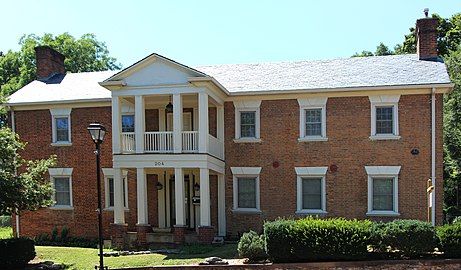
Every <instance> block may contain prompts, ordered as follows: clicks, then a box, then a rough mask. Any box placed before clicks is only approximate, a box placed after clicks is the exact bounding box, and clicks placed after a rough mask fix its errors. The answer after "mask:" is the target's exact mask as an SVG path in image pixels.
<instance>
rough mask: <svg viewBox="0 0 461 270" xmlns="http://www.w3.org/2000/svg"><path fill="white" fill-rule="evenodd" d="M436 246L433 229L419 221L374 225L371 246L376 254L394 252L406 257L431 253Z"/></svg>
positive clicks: (426, 223) (397, 221) (398, 221)
mask: <svg viewBox="0 0 461 270" xmlns="http://www.w3.org/2000/svg"><path fill="white" fill-rule="evenodd" d="M436 245H437V237H436V234H435V228H434V227H433V226H432V225H431V224H430V223H428V222H424V221H419V220H394V221H391V222H387V223H384V222H379V223H374V224H373V226H372V237H371V246H372V248H373V250H375V251H378V252H386V251H389V249H390V251H394V252H396V253H397V254H400V255H402V256H406V257H415V256H419V255H422V254H426V253H429V252H433V251H434V248H435V247H436Z"/></svg>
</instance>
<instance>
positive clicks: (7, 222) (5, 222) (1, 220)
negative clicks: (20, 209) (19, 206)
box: [0, 216, 11, 227]
mask: <svg viewBox="0 0 461 270" xmlns="http://www.w3.org/2000/svg"><path fill="white" fill-rule="evenodd" d="M0 227H11V216H0Z"/></svg>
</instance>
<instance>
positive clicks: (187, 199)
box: [169, 174, 191, 227]
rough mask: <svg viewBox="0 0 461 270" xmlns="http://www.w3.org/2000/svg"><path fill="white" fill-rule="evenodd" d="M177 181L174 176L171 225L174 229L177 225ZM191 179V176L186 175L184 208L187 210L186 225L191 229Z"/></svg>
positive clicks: (171, 188) (171, 198) (171, 182)
mask: <svg viewBox="0 0 461 270" xmlns="http://www.w3.org/2000/svg"><path fill="white" fill-rule="evenodd" d="M174 185H175V179H174V175H172V176H171V177H170V187H169V189H170V225H171V227H173V226H174V225H175V224H176V201H175V197H176V194H175V188H174ZM190 194H191V190H190V179H189V175H188V174H186V175H184V197H185V198H184V207H185V210H186V224H184V225H185V226H186V227H190V209H189V207H190V205H189V204H190V203H191V202H190Z"/></svg>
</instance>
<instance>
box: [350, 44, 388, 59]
mask: <svg viewBox="0 0 461 270" xmlns="http://www.w3.org/2000/svg"><path fill="white" fill-rule="evenodd" d="M392 54H394V52H393V51H392V50H390V49H389V47H387V46H386V45H384V43H382V42H381V43H379V45H378V46H377V47H376V51H375V52H374V53H372V52H370V51H362V52H361V53H355V54H354V55H352V57H368V56H382V55H392Z"/></svg>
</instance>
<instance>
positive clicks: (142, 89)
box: [101, 55, 226, 241]
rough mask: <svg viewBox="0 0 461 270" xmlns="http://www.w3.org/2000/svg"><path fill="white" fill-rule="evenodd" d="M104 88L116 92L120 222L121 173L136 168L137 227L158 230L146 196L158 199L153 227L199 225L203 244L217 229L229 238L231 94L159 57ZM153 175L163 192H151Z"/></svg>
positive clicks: (120, 212)
mask: <svg viewBox="0 0 461 270" xmlns="http://www.w3.org/2000/svg"><path fill="white" fill-rule="evenodd" d="M101 85H103V86H104V87H106V88H108V89H110V90H111V92H112V148H113V168H114V176H113V177H114V224H120V225H123V224H125V223H126V220H125V212H124V202H123V195H122V194H123V177H122V171H123V170H127V169H131V170H134V169H135V170H136V200H137V207H136V208H137V224H136V225H137V226H151V225H153V224H149V221H148V220H149V218H148V216H149V214H148V213H149V209H148V197H150V196H154V195H155V197H156V199H157V203H158V205H157V207H158V220H157V224H155V225H154V226H155V227H158V228H168V227H174V229H175V230H177V228H182V227H187V228H192V227H193V228H197V230H198V232H199V238H200V230H201V228H213V229H214V230H216V232H217V234H218V235H221V236H224V235H225V232H226V225H225V209H224V208H225V205H224V201H225V200H224V197H225V194H224V191H225V188H224V168H225V164H224V98H225V94H226V93H225V92H224V91H223V90H222V89H220V88H219V85H218V84H217V83H215V82H214V81H213V80H212V78H210V77H207V76H206V75H204V74H202V73H200V72H198V71H196V70H193V69H191V68H188V67H186V66H183V65H180V64H178V63H176V62H174V61H171V60H169V59H166V58H164V57H161V56H158V55H151V56H149V57H147V58H145V59H144V60H142V61H140V62H138V63H137V64H135V65H134V66H131V67H129V68H127V69H125V70H123V71H121V72H120V73H118V74H116V75H114V76H113V77H111V78H109V79H107V80H106V81H104V82H102V83H101ZM148 174H154V175H156V179H157V187H159V188H158V189H159V190H158V191H157V194H148V190H149V189H148V187H147V180H146V179H147V175H148ZM210 175H212V176H213V177H211V178H213V179H216V180H213V181H217V183H216V184H217V186H218V188H217V190H218V191H217V198H218V199H217V200H218V203H217V206H218V207H217V211H218V224H212V220H211V205H210ZM212 184H213V183H212ZM166 190H168V194H167V193H166ZM129 192H133V191H129ZM196 193H197V194H196ZM192 199H195V200H196V202H195V204H194V205H193V204H192V202H191V201H192ZM192 212H193V213H194V214H193V215H192V214H191V213H192ZM172 223H174V224H172ZM212 226H213V227H212ZM138 234H139V231H138ZM207 234H209V233H207ZM175 236H176V235H175ZM138 238H139V237H138ZM179 241H180V240H179Z"/></svg>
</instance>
